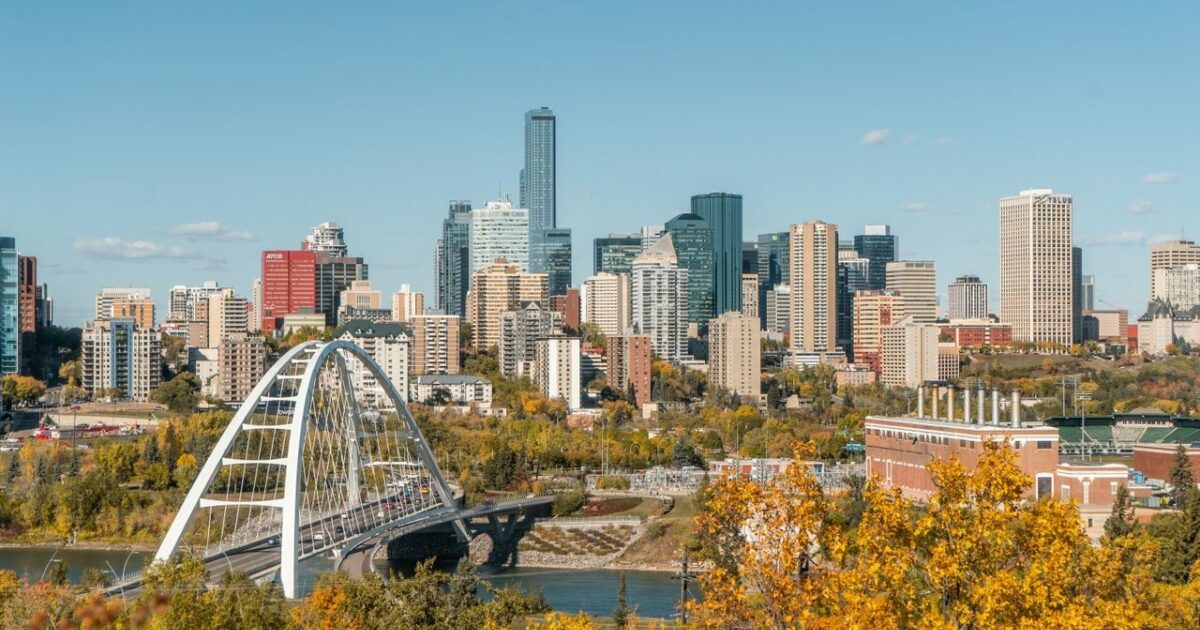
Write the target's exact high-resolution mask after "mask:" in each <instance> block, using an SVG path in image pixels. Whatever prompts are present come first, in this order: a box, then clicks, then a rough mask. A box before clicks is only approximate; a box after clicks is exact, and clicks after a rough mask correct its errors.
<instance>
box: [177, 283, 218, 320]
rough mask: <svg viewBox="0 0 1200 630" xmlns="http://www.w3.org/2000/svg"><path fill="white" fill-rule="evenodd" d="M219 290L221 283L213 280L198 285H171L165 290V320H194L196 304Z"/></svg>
mask: <svg viewBox="0 0 1200 630" xmlns="http://www.w3.org/2000/svg"><path fill="white" fill-rule="evenodd" d="M221 291H223V288H222V287H221V285H220V284H218V283H217V282H216V281H213V280H209V281H208V282H205V283H204V284H202V285H200V286H198V287H189V286H185V285H176V286H173V287H171V290H170V291H168V292H167V321H171V322H186V321H196V319H197V317H196V304H197V303H199V302H202V301H204V300H206V299H208V296H210V295H212V294H214V293H220V292H221Z"/></svg>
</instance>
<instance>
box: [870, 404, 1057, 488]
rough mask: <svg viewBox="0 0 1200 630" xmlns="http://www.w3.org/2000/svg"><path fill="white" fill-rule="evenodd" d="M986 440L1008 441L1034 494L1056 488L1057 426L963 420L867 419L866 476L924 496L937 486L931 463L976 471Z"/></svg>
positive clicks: (877, 417)
mask: <svg viewBox="0 0 1200 630" xmlns="http://www.w3.org/2000/svg"><path fill="white" fill-rule="evenodd" d="M988 440H1007V441H1008V442H1009V444H1011V445H1012V447H1013V450H1014V451H1016V453H1017V461H1018V465H1019V466H1020V467H1021V470H1022V471H1023V472H1024V473H1025V474H1027V475H1029V477H1030V478H1032V479H1033V485H1032V486H1031V487H1030V488H1029V494H1030V496H1032V497H1041V496H1043V495H1048V494H1052V493H1054V491H1055V486H1056V485H1057V484H1056V473H1057V470H1058V429H1056V428H1054V427H1048V426H1040V427H1020V428H1016V427H1011V426H997V425H991V424H965V423H962V422H951V421H949V420H939V419H934V418H908V417H904V418H892V417H882V416H869V417H868V418H867V421H866V443H867V458H866V466H867V476H868V477H871V476H874V477H876V478H878V479H879V480H880V482H882V483H884V484H886V485H888V486H895V487H898V488H900V490H901V491H902V492H903V493H904V494H905V496H909V497H911V498H915V499H919V500H923V499H926V498H928V497H929V496H930V495H932V494H933V492H934V490H935V489H936V488H935V487H934V485H933V478H932V476H931V475H930V473H929V464H930V462H932V461H934V460H938V459H948V458H950V457H956V458H958V460H959V461H961V462H962V463H963V465H965V466H966V467H967V469H968V470H970V469H973V468H974V467H975V466H976V465H977V464H978V463H979V458H980V456H981V454H982V453H983V444H984V442H986V441H988Z"/></svg>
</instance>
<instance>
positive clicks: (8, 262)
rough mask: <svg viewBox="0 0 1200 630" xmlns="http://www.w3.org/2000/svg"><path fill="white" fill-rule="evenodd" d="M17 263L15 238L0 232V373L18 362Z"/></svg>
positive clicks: (11, 370)
mask: <svg viewBox="0 0 1200 630" xmlns="http://www.w3.org/2000/svg"><path fill="white" fill-rule="evenodd" d="M20 264H21V255H20V254H19V253H18V252H17V241H16V239H14V238H12V237H9V236H0V374H16V373H17V371H18V370H19V369H20V366H21V328H20V323H21V314H20V310H21V309H20V283H21V278H20V272H21V271H20Z"/></svg>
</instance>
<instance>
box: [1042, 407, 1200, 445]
mask: <svg viewBox="0 0 1200 630" xmlns="http://www.w3.org/2000/svg"><path fill="white" fill-rule="evenodd" d="M1046 424H1047V425H1049V426H1052V427H1056V428H1057V429H1058V435H1059V440H1060V446H1059V451H1060V453H1062V454H1063V455H1132V454H1133V448H1134V446H1136V445H1139V444H1183V445H1185V446H1190V445H1192V444H1196V443H1200V419H1198V418H1190V417H1186V416H1172V415H1170V414H1167V413H1163V412H1162V411H1159V410H1158V409H1155V408H1153V407H1141V408H1138V409H1134V410H1132V411H1129V412H1126V413H1114V414H1112V415H1111V416H1065V417H1064V416H1059V417H1053V418H1047V419H1046Z"/></svg>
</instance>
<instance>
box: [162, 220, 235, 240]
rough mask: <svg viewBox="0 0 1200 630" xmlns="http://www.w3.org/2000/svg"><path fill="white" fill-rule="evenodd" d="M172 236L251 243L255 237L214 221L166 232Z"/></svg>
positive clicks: (179, 227) (176, 227) (179, 226)
mask: <svg viewBox="0 0 1200 630" xmlns="http://www.w3.org/2000/svg"><path fill="white" fill-rule="evenodd" d="M167 233H169V234H171V235H172V236H183V237H186V238H188V239H189V240H199V239H210V240H214V241H253V240H255V236H254V235H253V234H251V233H250V232H246V231H244V230H234V229H231V228H229V227H226V226H224V225H221V224H220V223H218V222H216V221H201V222H200V223H184V224H183V225H176V226H174V227H172V228H171V229H169V230H167Z"/></svg>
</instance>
